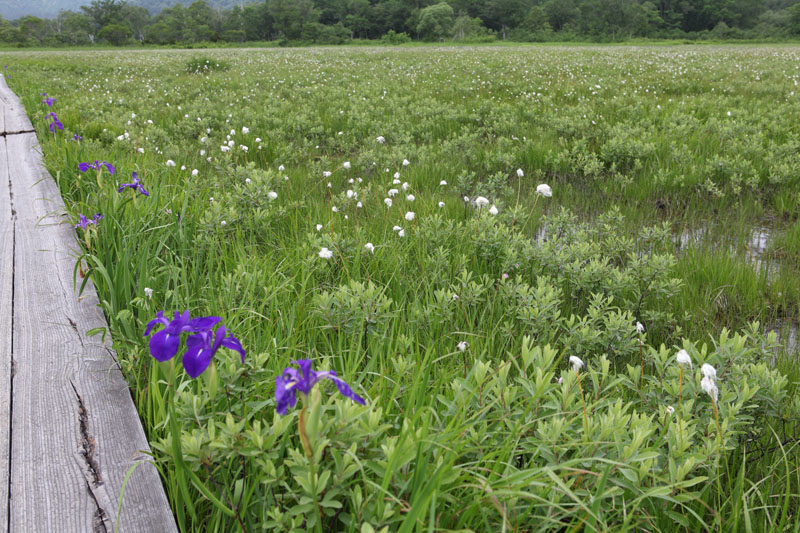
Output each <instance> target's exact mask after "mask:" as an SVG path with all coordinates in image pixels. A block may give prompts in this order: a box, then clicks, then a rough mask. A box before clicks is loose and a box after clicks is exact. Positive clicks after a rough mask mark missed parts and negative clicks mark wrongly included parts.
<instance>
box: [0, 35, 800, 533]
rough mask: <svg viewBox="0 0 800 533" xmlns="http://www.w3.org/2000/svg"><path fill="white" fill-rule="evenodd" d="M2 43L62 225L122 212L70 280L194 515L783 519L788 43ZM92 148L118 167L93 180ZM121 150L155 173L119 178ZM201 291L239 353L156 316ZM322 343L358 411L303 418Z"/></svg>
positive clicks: (709, 524) (793, 53)
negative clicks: (308, 375)
mask: <svg viewBox="0 0 800 533" xmlns="http://www.w3.org/2000/svg"><path fill="white" fill-rule="evenodd" d="M0 55H2V64H6V63H7V64H8V65H9V70H10V77H9V80H8V81H9V83H10V84H11V86H12V88H13V89H14V90H15V91H16V92H17V94H19V95H20V96H21V97H22V99H23V101H24V103H25V105H26V108H27V110H28V113H29V116H30V117H31V120H32V122H33V123H34V125H35V127H36V128H37V130H38V133H39V138H40V141H41V143H42V147H43V150H44V154H45V161H46V164H47V166H48V168H49V170H50V171H51V173H52V174H53V176H54V177H55V178H56V180H57V181H58V184H59V187H60V189H61V191H62V194H63V195H64V197H65V201H66V203H67V210H68V213H66V215H65V218H66V219H67V220H68V221H69V222H70V223H74V220H75V219H76V218H77V216H78V214H79V213H84V214H88V215H91V214H94V213H97V212H101V213H103V214H104V215H105V218H104V219H103V220H102V221H101V222H100V224H99V225H97V226H96V227H94V226H93V227H91V229H90V230H89V231H88V232H83V231H81V230H79V238H81V239H82V242H83V250H84V254H83V256H82V257H81V258H80V259H79V260H78V264H76V279H77V282H78V283H80V282H81V277H80V273H81V272H88V274H89V275H90V276H91V277H92V279H93V280H94V282H95V285H96V287H97V289H98V293H99V296H100V300H101V306H102V308H103V311H104V312H105V314H106V317H107V318H108V321H109V327H110V333H111V335H112V338H113V341H114V345H115V348H116V350H117V353H118V354H119V357H120V360H121V364H122V367H123V370H124V372H125V375H126V377H127V378H128V380H129V382H130V383H131V386H132V390H133V394H134V398H135V400H136V403H137V406H138V409H139V413H140V415H141V417H142V420H143V423H144V426H145V429H146V431H147V433H148V436H149V438H150V442H151V444H152V447H153V449H154V452H155V459H156V464H157V466H158V468H159V469H160V471H161V472H162V475H163V477H164V480H165V486H166V488H167V492H168V494H169V497H170V501H171V503H172V506H173V509H174V510H175V513H176V517H177V520H178V522H179V525H180V527H181V529H184V530H187V531H188V530H192V531H193V530H206V531H208V530H214V531H229V530H236V529H246V530H247V531H252V530H261V529H275V530H282V531H283V530H296V531H305V530H314V529H321V530H325V531H373V530H374V531H383V530H385V531H417V530H427V531H433V530H475V531H500V530H504V529H505V530H515V531H533V530H557V531H561V530H575V531H578V530H586V531H605V530H615V531H617V530H618V531H624V530H631V531H633V530H642V529H648V530H663V531H674V530H675V529H676V527H675V524H679V527H680V528H682V529H684V530H687V531H695V530H716V531H775V530H783V529H787V528H790V525H791V524H794V523H795V522H796V520H795V514H796V510H797V504H798V498H797V494H798V487H800V470H799V469H798V465H800V456H799V455H798V450H797V448H796V440H795V439H794V435H795V434H796V431H797V427H796V420H797V414H798V409H799V408H800V405H798V404H797V401H796V400H795V396H796V388H797V383H798V381H800V375H798V370H797V368H796V365H795V364H794V362H795V360H794V356H795V355H796V354H792V353H788V351H787V349H786V347H785V346H784V345H782V344H781V343H780V342H778V338H777V336H776V334H775V333H770V334H766V333H765V331H766V330H770V329H778V330H781V331H780V333H781V334H782V335H783V337H784V338H785V337H786V335H787V333H788V328H790V327H791V324H792V323H794V322H796V320H797V310H798V302H800V289H799V288H798V284H797V279H798V271H797V254H798V250H800V239H799V238H797V235H800V231H798V230H797V228H798V225H797V207H798V201H799V200H800V198H799V197H798V196H797V193H796V191H797V185H798V181H797V180H798V176H800V173H798V172H797V171H798V167H797V158H796V153H797V148H798V147H800V129H799V128H800V126H798V124H800V100H798V98H800V94H792V93H793V92H797V91H798V89H797V88H796V85H795V82H796V81H799V80H800V77H798V75H797V73H796V65H797V63H798V59H800V52H798V50H797V49H796V48H793V47H788V46H786V47H738V46H737V47H722V48H708V47H676V48H670V47H654V48H644V49H641V48H625V47H608V48H606V47H602V48H601V47H592V48H587V47H574V48H571V47H563V48H551V47H535V46H533V47H524V46H521V47H470V48H461V47H452V48H446V49H440V48H431V47H410V48H402V49H397V50H395V49H392V50H389V49H386V48H364V49H361V48H358V49H353V48H350V49H340V48H325V49H317V48H310V49H302V50H284V49H274V50H247V51H244V50H204V51H202V52H196V51H170V53H164V52H161V51H152V52H141V51H139V52H133V51H131V52H108V51H97V52H64V53H54V54H51V53H47V52H31V53H14V54H0ZM207 61H208V63H206V62H207ZM206 64H208V65H212V64H213V65H214V66H215V67H214V68H213V69H210V68H209V69H205V68H202V67H203V65H206ZM217 64H219V65H220V66H221V67H220V68H216V65H217ZM226 67H227V68H226ZM199 70H202V71H203V73H202V74H201V73H198V71H199ZM42 92H47V93H48V95H49V96H51V97H54V98H56V103H55V106H54V108H53V109H54V110H55V111H56V112H57V113H58V116H59V118H60V119H61V121H62V122H63V123H64V124H65V127H66V130H65V131H64V132H58V133H56V134H55V135H53V134H52V133H50V132H49V131H48V129H47V121H46V117H45V115H46V113H47V112H49V111H50V109H47V108H45V106H44V105H43V104H41V103H40V100H41V97H40V96H38V95H39V93H42ZM728 112H730V115H729V114H728ZM198 118H199V119H200V120H198ZM243 127H246V128H248V129H249V131H248V132H247V133H245V132H243V130H242V128H243ZM231 130H234V131H233V133H231ZM73 133H78V134H80V135H82V136H83V140H82V141H81V142H76V141H72V140H70V139H71V138H72V135H73ZM126 133H127V136H126ZM228 136H230V138H231V140H232V141H233V142H234V145H233V147H232V148H231V150H229V151H223V150H222V149H221V146H222V145H223V144H226V143H227V142H228V140H229V139H228ZM378 136H383V137H384V138H385V141H386V142H385V143H384V144H382V143H379V142H377V141H376V138H377V137H378ZM119 137H121V138H119ZM257 138H258V139H260V140H257ZM241 145H245V146H247V147H248V148H247V150H244V149H243V148H241V147H240V146H241ZM140 148H141V149H142V151H139V149H140ZM201 151H202V153H201ZM95 159H98V160H101V161H102V160H105V161H109V162H111V163H113V164H114V165H115V166H116V168H117V173H116V174H115V175H114V176H113V177H112V176H110V175H109V174H108V173H107V172H105V171H104V173H103V174H101V175H100V176H99V178H98V177H97V176H96V175H95V174H94V172H93V171H90V172H89V173H87V174H82V173H80V172H79V171H78V163H80V162H85V161H94V160H95ZM404 159H407V160H408V161H409V164H408V165H404V164H403V160H404ZM168 160H172V161H174V162H175V166H168V165H167V161H168ZM345 161H348V162H350V163H351V168H350V169H349V170H348V169H345V168H344V167H343V163H344V162H345ZM182 166H185V170H184V169H182V168H181V167H182ZM282 166H283V168H282ZM193 169H197V175H196V176H194V175H193V173H192V170H193ZM517 169H522V170H523V173H524V177H522V178H519V177H518V176H517V172H516V171H517ZM133 171H136V172H137V173H138V175H139V177H140V178H141V180H142V182H143V184H144V186H145V187H146V188H147V189H148V190H149V191H150V193H151V195H150V197H143V196H137V197H136V198H134V196H133V195H134V193H132V192H131V191H130V190H127V191H125V192H124V193H123V194H119V193H117V191H116V188H117V187H118V185H119V184H120V183H125V182H128V181H130V180H129V178H130V175H131V172H133ZM323 172H331V175H330V176H325V175H323ZM396 172H397V173H399V178H398V179H399V183H398V184H395V183H393V179H394V178H393V175H394V174H395V173H396ZM351 180H352V182H351ZM442 180H444V181H446V182H447V185H440V182H441V181H442ZM403 182H407V183H408V190H404V189H403V187H402V184H403ZM540 183H548V184H549V185H551V186H552V189H553V197H552V198H547V197H541V196H539V195H537V193H536V187H537V185H538V184H540ZM328 185H330V186H328ZM392 188H395V189H398V193H397V194H396V195H395V196H393V197H392V206H391V207H390V208H387V206H386V205H385V203H384V199H385V198H386V197H387V195H388V194H389V193H388V191H389V189H392ZM348 191H351V192H350V194H348ZM270 192H275V193H277V197H275V198H272V197H271V195H270V194H269V193H270ZM408 194H413V195H414V199H413V200H411V199H409V198H407V195H408ZM464 196H467V197H469V199H470V202H469V203H465V202H464V200H463V197H464ZM479 196H483V197H485V198H487V199H488V201H489V205H487V206H485V207H483V208H481V209H478V208H477V207H476V206H475V203H474V201H475V199H476V198H477V197H479ZM212 198H213V200H212ZM358 202H360V203H361V206H360V207H359V206H358V205H357V203H358ZM439 202H443V203H444V206H443V207H439ZM491 205H495V206H496V207H497V209H498V213H497V215H491V214H490V213H489V207H490V206H491ZM334 207H336V211H334V209H333V208H334ZM409 211H413V212H414V213H415V216H414V217H413V220H408V219H406V218H405V215H406V213H407V212H409ZM409 218H410V217H409ZM318 224H319V225H321V228H320V229H317V225H318ZM394 226H401V227H402V228H403V230H404V236H402V237H401V236H399V234H398V232H397V231H396V230H394V229H393V228H394ZM755 229H758V230H759V231H761V232H762V233H764V234H768V235H769V238H768V239H766V240H765V241H764V242H762V241H759V240H758V239H755V240H754V234H753V231H754V230H755ZM87 234H88V235H87ZM367 243H372V244H373V245H374V247H375V249H374V253H372V252H370V251H369V250H368V249H367V248H365V244H367ZM323 247H324V248H327V249H329V250H331V251H332V253H333V255H332V257H331V258H330V259H324V258H322V257H320V255H319V252H320V251H321V249H322V248H323ZM145 288H150V289H152V290H153V296H152V298H148V297H147V296H146V295H145ZM184 309H189V310H190V311H191V313H192V316H201V315H216V316H220V317H221V318H222V320H223V322H224V324H225V325H226V326H227V327H228V329H229V331H231V332H233V333H234V334H235V335H236V336H237V337H238V338H239V339H240V340H241V341H242V343H243V345H244V347H245V349H246V350H247V356H246V359H245V363H244V364H241V363H240V362H239V361H238V360H237V359H238V356H236V354H232V353H229V352H228V351H227V350H224V349H223V350H222V351H220V352H219V353H218V354H217V355H216V357H215V359H214V364H213V365H212V367H211V368H210V369H209V370H208V371H207V372H206V373H205V374H203V376H202V377H201V378H199V379H197V380H191V379H190V378H188V376H187V375H186V374H185V373H183V371H182V370H181V369H180V364H179V363H180V359H178V357H180V354H179V355H178V357H176V358H175V359H173V362H172V364H170V363H161V364H156V363H155V362H154V361H153V359H152V358H151V357H150V355H149V351H148V345H147V339H146V338H144V337H143V336H142V332H143V331H144V328H145V325H146V324H147V322H148V321H150V320H151V319H152V318H153V317H154V316H155V314H156V312H157V311H160V310H165V311H166V312H167V313H171V312H172V311H175V310H184ZM637 321H639V322H642V323H643V324H644V327H645V330H646V331H645V333H644V334H642V336H641V337H640V336H639V334H638V333H637V331H636V328H635V325H636V322H637ZM754 321H757V322H759V323H760V325H761V328H760V329H757V328H756V327H755V325H754V324H752V323H753V322H754ZM731 331H738V332H740V333H738V334H734V333H731ZM462 342H466V343H468V347H467V346H466V345H464V344H461V346H462V347H464V348H465V349H464V350H462V349H460V348H459V344H460V343H462ZM681 348H683V349H686V350H687V351H688V353H689V354H690V356H691V357H692V360H693V362H694V366H693V367H692V369H691V370H690V369H689V368H681V367H680V366H679V365H678V364H676V362H675V353H676V351H677V350H678V349H681ZM570 356H577V357H580V358H581V359H582V360H583V361H584V363H585V364H586V367H585V368H584V369H582V370H581V371H580V373H577V374H576V373H575V372H574V371H572V370H571V367H570V363H569V357H570ZM303 358H307V359H312V360H313V361H314V366H315V369H317V370H328V369H331V370H335V371H336V372H337V373H338V375H340V376H341V377H342V378H343V379H345V380H346V381H348V382H349V383H350V384H351V385H352V386H353V388H354V390H355V391H356V392H357V393H358V394H360V395H362V396H364V397H365V398H366V399H367V404H366V406H363V407H362V406H359V405H356V404H354V403H353V402H350V401H348V400H346V399H344V398H341V397H337V394H336V389H335V388H334V387H333V386H322V387H321V388H317V389H315V391H319V393H316V392H315V393H313V394H311V395H310V396H309V398H308V402H307V403H303V405H305V406H306V408H305V410H303V411H302V412H303V413H304V415H305V424H304V426H303V428H302V431H300V430H299V429H298V427H299V412H301V406H298V407H297V408H295V409H292V410H290V412H289V414H288V415H287V416H285V417H281V416H279V415H278V414H277V413H276V411H275V401H274V392H275V377H276V376H278V375H280V373H281V371H282V370H283V369H284V368H285V367H286V366H288V365H289V364H290V362H291V361H293V360H296V359H303ZM703 363H708V364H711V365H713V366H714V367H715V368H716V369H717V372H718V375H719V382H718V383H717V385H718V387H719V401H718V402H717V403H716V404H713V403H712V401H711V400H710V398H709V396H708V395H706V394H704V393H703V391H702V389H701V386H700V377H701V376H700V373H699V370H698V369H699V367H700V366H701V364H703ZM642 365H643V366H642ZM559 381H560V382H559ZM301 403H302V402H301ZM717 415H718V418H717ZM178 435H180V437H176V436H178ZM304 439H307V440H308V446H304V445H303V442H302V441H303V440H304Z"/></svg>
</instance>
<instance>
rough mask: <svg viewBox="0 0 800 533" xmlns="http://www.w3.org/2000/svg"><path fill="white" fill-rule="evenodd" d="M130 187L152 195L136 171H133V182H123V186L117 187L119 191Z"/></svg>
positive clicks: (146, 194)
mask: <svg viewBox="0 0 800 533" xmlns="http://www.w3.org/2000/svg"><path fill="white" fill-rule="evenodd" d="M128 188H130V189H133V190H134V191H139V192H140V193H142V194H143V195H145V196H150V193H149V192H147V191H146V190H145V189H144V185H142V184H141V183H139V176H138V175H137V174H136V172H134V173H133V183H123V184H122V186H121V187H120V188H119V189H117V192H122V191H124V190H125V189H128Z"/></svg>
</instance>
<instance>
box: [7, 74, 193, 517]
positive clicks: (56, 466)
mask: <svg viewBox="0 0 800 533" xmlns="http://www.w3.org/2000/svg"><path fill="white" fill-rule="evenodd" d="M0 93H3V91H2V87H0ZM4 96H7V95H5V94H4ZM5 116H6V120H8V117H9V115H8V114H6V115H5ZM6 149H7V154H8V155H9V158H8V173H9V176H10V182H11V185H10V188H11V191H12V192H13V195H14V205H15V206H16V212H17V220H16V225H15V232H14V268H13V269H14V286H13V290H14V298H13V316H14V321H13V354H12V357H13V359H14V377H13V382H12V388H11V395H12V405H13V409H12V413H11V491H10V500H8V501H9V513H10V518H9V522H8V523H9V524H10V530H11V531H12V532H17V531H19V532H22V531H59V532H91V531H112V530H113V529H114V522H115V520H116V515H117V503H118V500H119V494H120V489H121V486H122V482H123V479H124V477H125V475H126V473H127V472H128V470H129V468H130V467H131V466H133V465H134V464H137V462H142V464H141V465H140V466H139V467H138V468H136V470H135V471H134V472H133V474H132V475H131V477H130V480H129V482H128V484H127V486H126V489H125V496H124V499H123V503H122V514H121V516H120V530H121V531H134V532H136V531H147V532H150V531H153V532H158V531H168V532H172V531H176V530H177V529H176V526H175V521H174V518H173V516H172V513H171V511H170V508H169V504H168V502H167V499H166V496H165V494H164V490H163V487H162V485H161V480H160V478H159V476H158V472H157V471H156V469H155V467H153V466H152V465H150V464H148V463H147V462H146V455H145V454H146V453H147V452H148V451H149V447H148V444H147V440H146V439H145V435H144V431H143V429H142V426H141V422H140V421H139V418H138V415H137V413H136V409H135V407H134V405H133V401H132V399H131V396H130V392H129V390H128V387H127V384H126V383H125V380H124V379H123V377H122V374H121V372H120V370H119V367H118V365H117V362H116V359H115V356H114V353H113V352H112V350H111V347H110V345H109V344H107V343H106V344H104V343H102V342H99V340H98V338H97V337H94V338H88V337H86V335H85V332H86V331H87V330H90V329H92V328H96V327H104V326H106V321H105V317H104V316H103V314H102V313H101V312H100V310H99V308H98V307H97V303H98V301H97V296H96V293H95V290H94V287H93V285H92V284H91V282H89V283H88V284H87V286H86V289H85V291H84V293H83V296H82V297H81V300H80V301H78V298H77V294H76V292H75V290H74V288H73V280H72V273H73V266H74V263H75V258H76V256H77V245H76V243H75V230H74V227H73V222H72V221H69V220H66V218H65V217H64V213H63V212H64V205H63V202H62V200H61V196H60V193H59V191H58V187H57V186H56V184H55V182H54V181H53V179H52V178H51V177H50V175H49V174H48V173H47V171H46V170H45V169H44V167H43V165H42V161H41V156H40V152H39V146H38V142H37V141H36V137H35V135H34V134H30V133H29V134H20V135H9V136H7V137H6ZM0 279H2V276H0ZM0 327H1V326H0ZM0 379H2V377H1V376H0ZM0 387H2V383H1V382H0ZM0 524H2V522H0ZM0 528H2V525H0Z"/></svg>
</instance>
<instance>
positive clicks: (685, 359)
mask: <svg viewBox="0 0 800 533" xmlns="http://www.w3.org/2000/svg"><path fill="white" fill-rule="evenodd" d="M675 359H676V360H677V361H678V364H681V365H689V368H692V358H691V357H690V356H689V352H687V351H686V350H680V351H678V354H677V355H676V356H675Z"/></svg>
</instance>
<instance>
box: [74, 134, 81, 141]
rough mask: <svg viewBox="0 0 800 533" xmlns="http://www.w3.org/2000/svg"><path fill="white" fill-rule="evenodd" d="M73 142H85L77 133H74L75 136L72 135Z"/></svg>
mask: <svg viewBox="0 0 800 533" xmlns="http://www.w3.org/2000/svg"><path fill="white" fill-rule="evenodd" d="M72 140H73V141H82V140H83V137H82V136H80V135H78V134H77V133H73V134H72Z"/></svg>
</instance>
